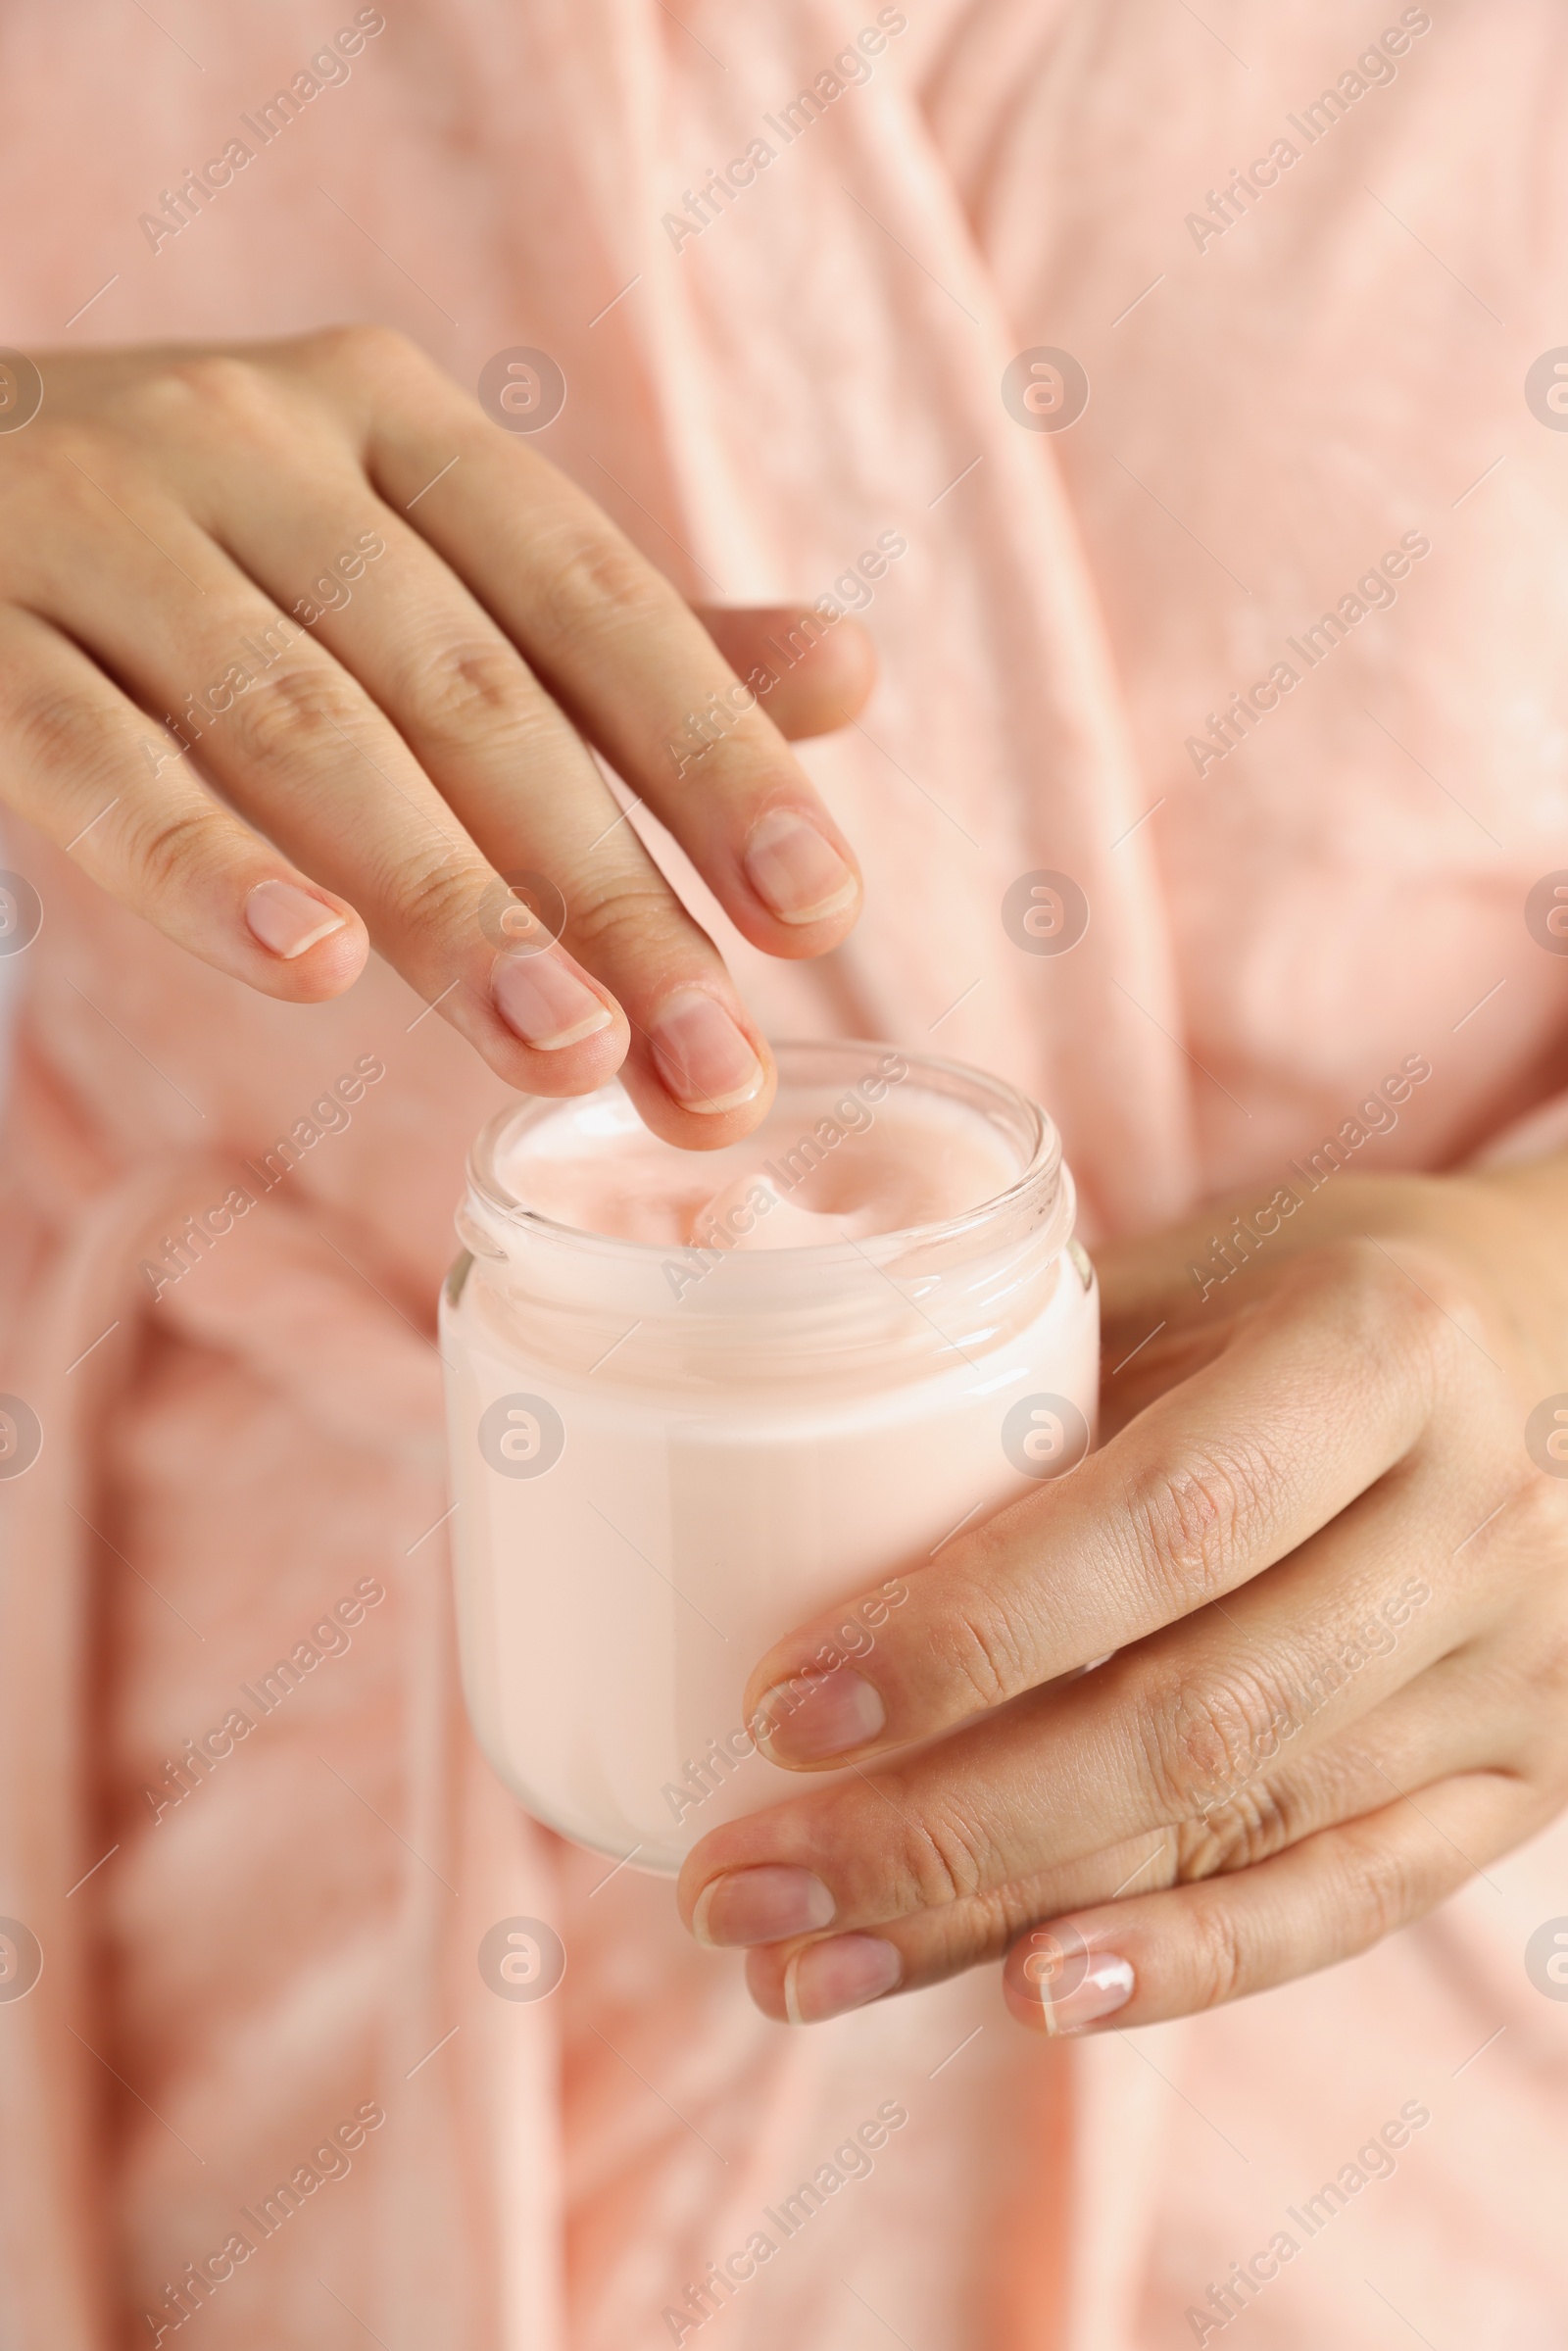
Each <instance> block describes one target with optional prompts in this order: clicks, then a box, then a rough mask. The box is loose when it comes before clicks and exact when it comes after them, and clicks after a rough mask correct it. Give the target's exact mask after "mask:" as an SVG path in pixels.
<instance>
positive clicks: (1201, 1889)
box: [1003, 1772, 1552, 2033]
mask: <svg viewBox="0 0 1568 2351" xmlns="http://www.w3.org/2000/svg"><path fill="white" fill-rule="evenodd" d="M1551 1809H1552V1804H1551V1799H1549V1798H1547V1797H1545V1796H1543V1795H1541V1794H1540V1793H1538V1792H1537V1791H1536V1790H1535V1789H1534V1788H1530V1787H1528V1786H1527V1785H1526V1784H1525V1783H1523V1782H1521V1781H1519V1780H1516V1779H1513V1778H1511V1777H1508V1776H1506V1775H1500V1774H1495V1773H1491V1772H1475V1773H1469V1774H1465V1775H1463V1776H1458V1777H1454V1778H1451V1779H1446V1780H1442V1781H1439V1782H1438V1783H1437V1784H1436V1785H1435V1786H1433V1787H1430V1788H1421V1789H1420V1790H1419V1791H1418V1795H1417V1797H1416V1798H1415V1799H1414V1800H1412V1801H1400V1802H1396V1803H1393V1804H1390V1805H1387V1806H1385V1807H1384V1808H1383V1809H1382V1810H1381V1811H1378V1812H1371V1813H1366V1814H1363V1815H1362V1816H1361V1817H1360V1818H1359V1819H1356V1820H1352V1821H1346V1822H1344V1823H1342V1824H1341V1825H1340V1826H1339V1827H1337V1828H1333V1829H1325V1830H1322V1831H1320V1832H1319V1834H1318V1835H1317V1836H1315V1837H1308V1838H1306V1839H1305V1840H1304V1841H1303V1842H1302V1843H1300V1844H1298V1845H1293V1846H1292V1847H1291V1848H1290V1850H1289V1851H1288V1852H1284V1853H1281V1854H1278V1855H1277V1856H1276V1857H1275V1858H1274V1859H1273V1860H1271V1861H1265V1862H1262V1863H1260V1864H1259V1866H1258V1867H1257V1868H1256V1869H1250V1870H1243V1871H1240V1872H1239V1873H1238V1874H1237V1875H1235V1876H1233V1877H1222V1878H1212V1879H1207V1880H1204V1881H1203V1882H1201V1884H1198V1885H1193V1886H1177V1887H1172V1888H1170V1889H1169V1890H1168V1891H1165V1892H1163V1893H1154V1894H1148V1895H1137V1894H1133V1895H1129V1896H1128V1897H1127V1899H1126V1900H1124V1901H1121V1902H1117V1903H1110V1904H1104V1905H1102V1906H1100V1907H1098V1908H1095V1909H1090V1910H1083V1911H1078V1912H1075V1913H1074V1914H1072V1915H1071V1916H1069V1917H1067V1918H1061V1919H1055V1920H1053V1921H1051V1922H1050V1923H1049V1925H1046V1926H1043V1927H1038V1928H1034V1929H1031V1930H1030V1933H1029V1934H1028V1935H1025V1936H1024V1937H1023V1938H1022V1939H1021V1940H1020V1941H1019V1942H1018V1944H1017V1945H1016V1946H1015V1947H1014V1949H1013V1951H1012V1952H1011V1953H1010V1955H1009V1957H1008V1960H1007V1964H1006V1967H1005V1971H1004V1977H1003V1983H1004V1988H1005V1994H1006V1999H1007V2006H1008V2008H1009V2009H1010V2010H1011V2012H1012V2014H1013V2015H1014V2016H1015V2017H1016V2018H1017V2019H1018V2021H1019V2022H1020V2023H1021V2024H1024V2025H1028V2026H1031V2027H1033V2029H1034V2030H1036V2031H1037V2032H1044V2033H1063V2032H1067V2033H1073V2032H1083V2031H1085V2030H1087V2029H1089V2028H1091V2027H1093V2026H1095V2025H1098V2024H1103V2023H1106V2022H1108V2020H1109V2019H1110V2018H1112V2017H1114V2019H1115V2022H1116V2024H1117V2025H1118V2026H1123V2025H1154V2024H1159V2023H1161V2022H1163V2021H1164V2020H1165V2019H1166V2018H1168V2017H1177V2016H1191V2015H1193V2014H1195V2013H1197V2012H1199V2011H1201V2010H1203V2009H1207V2008H1215V2007H1218V2006H1220V2005H1222V2004H1223V2003H1224V2002H1226V2001H1229V2000H1237V1999H1243V1998H1245V1997H1246V1996H1247V1995H1248V1994H1249V1993H1250V1992H1256V1991H1266V1990H1268V1989H1269V1988H1270V1987H1271V1986H1272V1985H1274V1984H1285V1983H1288V1982H1290V1981H1291V1980H1293V1979H1294V1978H1295V1977H1298V1976H1308V1975H1311V1974H1313V1973H1314V1972H1315V1971H1316V1970H1317V1969H1318V1968H1323V1967H1329V1966H1332V1965H1333V1964H1334V1962H1335V1961H1337V1960H1341V1959H1349V1958H1353V1957H1354V1955H1355V1954H1356V1953H1357V1952H1358V1951H1364V1950H1366V1949H1368V1948H1369V1947H1370V1945H1371V1944H1373V1943H1375V1942H1377V1941H1379V1940H1381V1938H1382V1937H1383V1936H1384V1935H1391V1934H1393V1933H1394V1932H1395V1930H1396V1929H1397V1928H1399V1927H1404V1926H1408V1925H1409V1924H1410V1922H1411V1921H1412V1920H1413V1919H1418V1918H1422V1917H1424V1916H1425V1914H1426V1913H1427V1912H1428V1911H1429V1910H1431V1909H1432V1908H1433V1907H1434V1906H1435V1905H1436V1904H1437V1903H1439V1902H1441V1901H1442V1900H1443V1898H1444V1897H1445V1895H1446V1894H1448V1893H1451V1892H1452V1891H1453V1889H1454V1887H1455V1886H1460V1885H1462V1884H1463V1883H1464V1881H1465V1879H1467V1878H1468V1877H1470V1876H1471V1875H1472V1874H1473V1873H1474V1872H1475V1871H1476V1870H1478V1869H1480V1868H1482V1867H1484V1865H1485V1864H1486V1863H1487V1862H1488V1861H1492V1860H1495V1858H1496V1857H1497V1855H1498V1854H1500V1853H1504V1852H1506V1851H1507V1850H1508V1849H1509V1848H1510V1846H1512V1845H1515V1844H1517V1843H1519V1842H1520V1841H1521V1840H1522V1839H1523V1838H1524V1837H1528V1836H1530V1835H1531V1834H1532V1832H1533V1831H1534V1830H1535V1829H1536V1828H1538V1827H1539V1826H1540V1825H1541V1824H1542V1822H1543V1821H1544V1819H1546V1818H1547V1817H1549V1814H1550V1811H1551Z"/></svg>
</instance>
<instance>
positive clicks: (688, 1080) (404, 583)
mask: <svg viewBox="0 0 1568 2351" xmlns="http://www.w3.org/2000/svg"><path fill="white" fill-rule="evenodd" d="M312 536H314V538H315V541H316V543H317V544H318V545H323V544H324V545H326V546H329V547H333V548H339V549H342V550H345V551H349V568H348V571H347V573H345V571H344V569H343V567H342V566H341V565H340V564H338V563H328V564H327V565H325V566H324V567H322V568H321V569H320V570H319V575H318V576H317V578H315V579H314V580H313V581H312V583H311V590H310V593H309V594H308V595H307V596H306V597H303V598H300V599H298V600H297V601H296V604H295V608H294V610H295V613H296V615H303V624H304V626H306V627H308V628H309V631H310V635H311V637H312V638H313V639H314V640H315V641H316V642H317V644H318V645H319V648H320V650H321V651H323V652H324V653H327V654H329V655H330V656H332V657H333V658H334V659H335V660H336V661H338V662H340V663H341V665H342V666H343V668H344V669H345V670H347V671H348V672H349V673H350V674H351V675H352V676H354V677H355V678H357V679H358V680H359V682H360V683H361V685H362V686H363V687H364V688H365V690H366V693H367V695H368V698H369V700H370V702H371V703H372V704H373V705H374V706H375V707H376V708H377V709H379V710H383V711H385V712H386V714H387V716H388V717H389V718H390V719H391V720H392V721H393V723H394V725H395V726H396V728H397V731H398V733H399V735H400V736H401V737H402V738H403V740H404V742H405V743H406V744H407V745H408V747H409V749H410V750H411V751H412V753H413V754H414V756H415V758H416V759H417V761H418V764H419V767H420V768H421V770H422V772H423V773H424V774H425V775H426V776H428V777H429V779H430V780H431V782H432V783H433V784H434V785H435V787H436V789H437V791H438V792H439V793H440V795H441V797H442V799H443V800H444V801H445V802H446V803H447V805H448V806H450V808H452V809H453V810H454V811H455V813H456V814H457V815H458V816H459V817H460V818H461V819H462V822H463V825H464V828H465V830H466V834H467V835H468V837H469V838H470V839H471V840H472V841H473V842H474V844H475V845H476V847H477V848H478V850H479V851H480V853H481V854H482V856H483V857H485V858H486V859H488V861H489V864H490V866H491V867H492V868H494V869H495V870H496V871H498V872H500V873H502V874H509V873H521V874H526V875H528V876H531V877H532V880H533V884H534V898H535V900H536V901H537V902H538V905H537V912H538V916H539V919H540V922H541V924H542V926H543V927H542V928H541V929H540V930H539V931H538V933H537V937H536V941H535V944H536V945H542V944H547V942H548V937H549V935H550V934H551V932H555V933H557V934H559V936H560V937H561V939H562V941H563V943H564V946H565V948H566V949H567V950H568V952H569V953H570V954H571V955H572V956H574V957H575V959H576V960H577V962H578V963H580V964H581V965H582V967H583V968H584V969H586V970H588V971H591V972H592V973H593V974H594V975H595V976H596V977H597V978H598V979H599V980H601V981H602V982H603V983H604V985H605V987H606V988H607V989H608V990H609V991H610V993H611V994H612V996H613V997H614V998H615V999H616V1000H617V1001H618V1003H619V1004H620V1005H621V1006H622V1008H623V1009H624V1011H625V1013H626V1016H627V1019H628V1021H629V1022H630V1025H631V1046H630V1050H629V1052H628V1054H627V1058H626V1062H625V1066H624V1070H623V1073H622V1074H623V1077H624V1081H625V1084H626V1086H627V1089H628V1091H629V1092H630V1094H631V1095H632V1098H633V1100H634V1101H635V1102H636V1103H637V1106H638V1108H639V1110H640V1111H641V1112H642V1114H643V1116H644V1118H645V1119H646V1121H647V1123H648V1124H649V1125H650V1126H652V1127H653V1128H655V1129H656V1131H657V1132H659V1133H660V1134H662V1135H663V1136H664V1137H665V1139H666V1140H667V1141H669V1142H672V1143H675V1144H678V1145H685V1146H687V1147H689V1148H699V1149H700V1148H705V1147H708V1146H716V1145H721V1144H725V1143H729V1142H733V1141H735V1140H736V1139H737V1138H738V1137H739V1136H740V1135H742V1134H744V1133H746V1132H747V1131H748V1130H749V1129H750V1128H751V1127H752V1126H753V1125H755V1123H756V1122H757V1120H758V1119H759V1118H760V1116H761V1115H762V1112H763V1111H764V1110H765V1108H766V1105H767V1101H768V1099H769V1094H770V1087H771V1070H772V1063H771V1056H770V1054H769V1053H768V1050H767V1047H766V1044H765V1042H764V1041H763V1039H762V1038H761V1036H760V1031H759V1030H758V1028H757V1026H756V1023H755V1022H754V1021H753V1020H752V1018H751V1016H750V1015H749V1013H748V1012H747V1010H746V1007H745V1005H744V1004H743V1003H742V1001H741V999H740V997H739V995H738V993H737V991H736V989H735V987H734V985H733V983H732V982H731V980H730V978H729V975H728V973H727V972H726V970H725V968H724V964H723V960H722V958H721V957H720V955H719V954H718V952H717V950H716V949H715V948H714V946H713V945H712V942H711V940H710V939H709V937H708V936H707V934H706V932H704V931H703V930H702V929H701V928H700V926H699V925H698V924H697V923H696V922H695V921H694V920H693V919H692V917H691V915H690V914H689V913H688V912H687V911H686V909H685V907H684V906H682V905H681V903H680V900H679V899H678V898H677V897H676V895H675V893H674V891H673V890H672V889H671V888H670V886H669V884H668V883H667V882H666V881H665V880H664V877H663V875H662V873H661V872H660V870H659V867H658V866H657V865H656V864H655V862H654V860H653V858H652V857H650V856H649V854H648V852H647V850H646V849H645V848H644V847H643V844H642V842H641V841H640V840H639V838H638V836H637V834H636V832H635V831H634V829H633V827H632V826H631V825H630V824H629V823H628V822H626V821H625V820H624V819H623V818H622V815H621V810H620V808H619V807H618V806H617V804H616V802H615V801H614V799H613V797H612V795H611V793H610V791H609V788H608V787H607V785H606V784H605V782H604V780H603V778H602V777H601V775H600V773H599V770H598V769H597V767H596V766H595V765H594V762H593V760H592V759H591V758H590V756H589V754H588V752H587V750H586V748H585V747H584V745H583V743H582V740H581V738H580V737H579V736H578V734H577V733H576V731H575V729H574V728H573V727H571V726H570V725H568V723H567V721H566V719H565V717H564V714H563V713H562V712H561V710H558V709H557V707H556V705H555V703H554V702H553V701H552V700H551V699H550V697H549V696H548V695H547V694H546V693H545V692H544V690H543V688H542V687H541V686H540V685H539V683H538V681H537V680H536V679H535V678H534V677H533V676H532V675H531V673H530V671H529V669H528V667H527V664H526V663H525V662H524V661H523V660H522V659H521V657H520V655H519V654H518V653H517V652H516V650H515V647H514V646H513V645H512V644H511V643H510V642H509V641H508V639H507V638H506V637H505V636H504V635H503V634H502V632H501V630H500V629H499V628H497V626H496V625H495V623H494V621H492V620H491V618H490V616H489V614H488V613H487V612H484V611H483V609H482V608H481V607H480V606H479V605H478V604H477V603H476V602H475V601H474V599H473V597H472V596H471V595H470V594H469V592H468V590H467V589H466V587H464V585H463V584H462V582H461V581H460V580H458V579H457V578H456V577H455V576H454V575H453V573H452V572H451V571H449V570H448V568H447V566H446V565H445V564H444V563H442V562H441V560H440V558H439V557H438V556H436V555H435V554H434V553H433V552H432V551H431V549H430V548H429V547H428V546H427V545H426V544H425V542H424V541H423V540H422V539H421V538H420V537H419V536H418V535H417V532H415V531H414V530H412V529H411V528H410V527H409V526H408V525H407V524H406V523H404V522H403V521H401V520H400V519H399V517H398V516H397V515H395V514H391V513H390V511H389V510H388V509H387V508H385V507H384V506H382V505H381V504H380V503H379V501H376V500H373V499H371V498H370V497H369V495H368V492H367V490H366V488H365V485H364V482H363V481H362V480H361V479H360V478H359V476H357V475H355V474H352V473H349V472H348V471H347V470H346V469H345V471H344V472H342V473H338V472H336V471H334V470H332V469H330V468H329V469H326V470H324V471H323V472H322V473H321V474H319V476H316V477H314V478H313V479H312V480H311V481H310V482H309V483H308V484H307V485H305V492H304V494H302V497H301V502H300V503H299V504H296V503H295V500H294V497H293V496H292V494H287V495H282V496H278V497H275V498H273V499H272V500H270V502H268V505H267V506H266V508H265V509H256V508H253V507H248V508H246V509H244V510H243V511H242V512H240V513H238V514H235V515H233V516H232V517H230V520H229V525H228V530H227V544H228V546H229V548H230V551H231V552H232V553H233V554H234V555H235V557H236V558H237V559H238V561H239V562H240V563H242V564H243V566H244V568H245V570H246V572H247V573H248V574H249V575H250V576H251V577H253V578H254V579H256V580H257V581H258V582H259V583H260V584H261V585H262V586H263V587H264V588H265V589H267V591H268V592H269V593H270V594H271V595H273V596H275V597H277V598H278V599H279V601H282V600H283V599H284V598H286V597H287V595H288V594H289V591H290V587H291V586H292V585H294V584H297V581H298V572H297V570H296V569H293V568H292V566H293V565H294V564H295V563H296V560H297V559H296V557H295V553H294V551H295V550H296V549H297V548H298V547H299V546H300V545H301V544H303V543H305V542H306V541H307V540H308V539H309V538H310V537H312ZM360 549H366V550H368V551H374V550H377V549H379V550H382V551H383V552H381V553H379V554H374V553H373V552H371V553H370V554H369V558H368V560H369V562H370V563H373V566H374V567H373V570H372V569H369V568H368V562H367V557H366V556H365V555H359V556H356V555H355V554H354V552H353V551H356V550H360ZM541 883H542V885H543V887H542V889H541V888H540V887H539V885H540V884H541ZM488 912H489V917H490V919H486V902H481V905H480V908H479V913H480V917H481V920H482V921H484V926H485V929H486V932H487V935H488V939H489V943H490V945H491V947H492V948H494V947H495V946H496V945H499V944H500V937H499V934H498V931H497V926H496V922H495V920H494V916H495V913H496V909H495V907H494V906H493V905H492V906H489V908H488ZM533 978H534V972H533V968H532V965H531V963H530V961H529V959H528V951H527V950H526V948H525V947H524V946H523V945H521V944H519V947H518V950H517V952H516V953H515V955H513V956H512V957H511V958H510V959H509V961H508V962H507V963H506V964H504V965H503V966H502V975H501V998H500V1001H501V1007H502V1011H503V1015H504V1016H505V1015H506V1014H508V1013H509V1011H511V1010H512V1008H513V1004H514V992H515V991H516V990H518V989H522V990H526V989H528V988H529V987H530V986H531V985H532V982H533Z"/></svg>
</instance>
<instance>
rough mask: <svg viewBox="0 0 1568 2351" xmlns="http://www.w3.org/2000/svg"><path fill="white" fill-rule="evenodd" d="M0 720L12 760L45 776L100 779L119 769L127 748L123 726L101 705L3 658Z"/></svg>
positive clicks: (22, 663) (18, 662)
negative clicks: (119, 763)
mask: <svg viewBox="0 0 1568 2351" xmlns="http://www.w3.org/2000/svg"><path fill="white" fill-rule="evenodd" d="M0 719H3V721H4V725H5V729H6V733H7V736H8V738H9V744H10V757H11V759H12V761H13V763H14V764H16V765H19V766H23V767H30V768H33V769H35V770H36V771H38V772H40V773H42V774H45V775H62V774H64V775H69V776H71V777H73V779H74V780H77V781H81V780H88V779H90V780H93V781H97V780H99V779H101V778H102V777H104V776H106V775H108V774H110V773H112V772H113V771H114V770H115V768H116V765H117V763H118V760H119V759H120V758H122V757H123V754H124V751H125V748H126V743H125V730H124V728H123V725H121V724H120V723H118V722H117V721H116V720H115V719H114V718H113V717H111V715H110V713H109V712H108V710H105V708H104V706H103V705H102V704H101V703H99V702H96V701H95V700H94V699H93V698H92V696H91V695H89V694H85V693H76V692H73V691H72V690H71V689H70V688H69V687H67V688H65V689H64V690H62V689H61V688H60V687H59V686H58V685H57V684H55V683H53V682H50V683H48V684H46V683H45V682H44V681H43V680H42V679H39V678H37V677H35V676H33V675H31V674H30V673H29V671H28V669H27V667H26V665H25V662H20V661H5V662H0Z"/></svg>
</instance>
